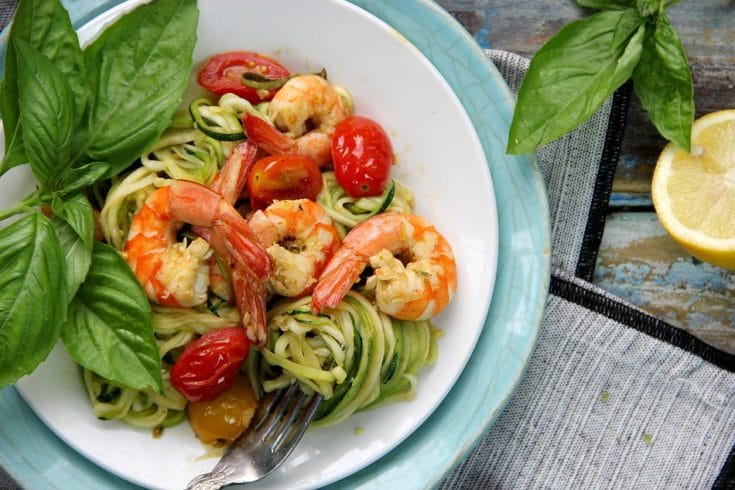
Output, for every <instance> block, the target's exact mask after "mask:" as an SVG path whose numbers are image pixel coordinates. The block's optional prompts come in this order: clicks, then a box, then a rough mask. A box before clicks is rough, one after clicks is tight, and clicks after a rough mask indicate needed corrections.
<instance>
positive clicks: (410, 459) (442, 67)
mask: <svg viewBox="0 0 735 490" xmlns="http://www.w3.org/2000/svg"><path fill="white" fill-rule="evenodd" d="M350 1H351V2H352V3H353V4H355V5H357V6H358V7H361V8H363V9H365V10H366V11H368V12H370V13H372V14H373V15H375V16H376V17H378V18H380V19H382V20H383V21H385V22H387V23H388V24H390V25H391V26H392V27H393V28H395V29H396V30H397V31H398V32H400V33H401V34H402V35H403V36H404V37H406V38H407V39H408V40H409V41H411V42H412V43H413V44H414V45H415V46H416V47H417V48H418V49H419V50H420V51H421V52H422V53H423V54H424V55H425V56H426V57H427V58H428V59H429V60H430V61H431V62H432V63H433V64H434V66H435V67H436V68H437V69H438V70H439V72H440V73H441V74H442V75H443V76H444V78H445V79H446V80H447V82H449V84H450V85H451V86H452V88H453V89H454V91H455V92H456V94H457V96H458V97H459V99H460V101H461V102H462V104H463V105H464V107H465V110H466V111H467V113H468V115H469V117H470V119H471V120H472V122H473V124H474V126H475V129H476V131H477V133H478V135H479V137H480V140H481V142H482V145H483V149H484V150H485V154H486V158H487V160H488V165H489V166H490V170H491V174H492V178H493V185H494V189H495V194H496V199H497V206H498V219H499V233H500V247H499V257H498V270H497V276H496V280H495V286H494V294H493V298H492V302H491V305H490V309H489V311H488V315H487V318H486V321H485V325H484V328H483V332H482V334H481V336H480V338H479V340H478V343H477V346H476V347H475V350H474V352H473V354H472V357H471V358H470V360H469V362H468V364H467V366H466V367H465V369H464V371H463V373H462V375H461V376H460V378H459V380H458V381H457V383H456V384H455V386H454V387H453V388H452V390H451V391H450V393H449V394H448V395H447V397H446V398H445V400H444V401H443V402H442V404H441V405H440V406H439V407H438V408H437V410H436V411H435V412H434V413H433V414H432V415H431V417H429V419H428V420H427V421H426V422H425V423H424V424H423V425H422V426H421V427H420V428H419V430H417V431H416V432H415V433H414V434H413V435H411V436H410V437H409V438H408V439H406V440H405V441H404V442H403V443H401V444H400V445H399V446H398V447H397V448H396V449H394V450H393V451H391V452H390V453H388V454H387V455H386V456H384V457H383V458H381V459H380V460H378V461H377V462H375V463H373V464H371V465H370V466H368V467H367V468H365V469H363V470H361V471H359V472H357V473H355V474H353V475H351V476H350V477H348V478H346V479H343V480H340V481H339V482H336V483H334V484H332V485H331V486H330V487H329V488H335V489H336V488H351V489H352V488H379V487H386V486H387V487H389V488H396V487H401V486H405V485H408V486H409V487H411V488H428V487H434V486H437V485H439V484H440V483H441V482H442V481H443V480H444V479H445V478H446V477H447V476H448V474H449V473H450V472H451V471H452V470H453V469H454V468H455V467H456V466H457V465H458V464H459V463H460V462H461V461H462V459H464V457H465V456H466V455H467V453H468V452H469V451H470V450H471V449H472V448H473V447H474V446H475V445H476V444H477V442H479V439H480V438H481V437H482V435H483V434H484V433H485V432H486V431H487V430H488V429H489V428H490V426H491V425H492V424H493V422H494V421H495V420H496V419H497V418H498V416H499V415H500V413H501V412H502V410H503V408H504V407H505V405H506V404H507V402H508V400H509V399H510V398H511V396H512V395H513V393H514V391H515V389H516V387H517V386H518V384H519V383H520V381H521V379H522V377H523V374H524V373H525V369H526V366H527V364H528V361H529V359H530V356H531V354H532V353H533V350H534V348H535V345H536V341H537V338H538V332H539V329H540V325H541V319H542V317H543V312H544V306H545V303H546V297H547V294H548V286H549V277H550V272H549V271H550V269H549V268H550V228H549V214H548V205H547V199H546V190H545V187H544V183H543V179H542V176H541V173H540V170H539V167H538V164H537V161H536V158H535V156H533V155H523V156H511V155H506V154H505V153H504V149H505V146H506V141H507V133H508V128H509V127H510V121H511V119H512V114H513V106H514V98H513V95H512V94H511V92H510V90H509V89H508V87H507V85H506V83H505V81H504V80H503V79H502V77H501V76H500V74H499V72H498V71H497V69H496V68H495V66H494V65H493V64H492V63H491V62H490V61H488V59H487V58H486V56H485V53H484V52H483V51H482V49H481V48H480V46H479V45H478V44H477V43H476V41H475V40H474V39H473V38H472V37H471V36H470V35H469V34H468V33H467V32H466V31H465V29H464V28H463V27H462V26H461V25H460V24H459V23H458V22H457V21H456V20H455V19H454V18H453V17H452V16H451V15H449V14H448V13H447V12H446V11H444V10H443V9H441V7H439V6H438V5H436V4H435V3H434V2H432V1H430V0H403V1H402V2H384V1H382V0H350ZM121 2H122V0H108V1H106V2H99V1H95V0H62V3H64V4H65V6H66V7H67V9H68V10H69V12H70V15H71V18H72V22H73V24H74V25H75V26H76V27H80V26H82V25H84V24H85V23H86V22H88V21H89V20H91V19H93V18H94V17H96V16H97V15H99V14H100V13H102V12H104V11H105V10H107V9H109V8H112V7H114V6H115V5H117V4H119V3H121ZM6 35H7V29H6V31H5V32H4V33H3V34H2V35H0V43H2V47H3V54H1V55H0V66H2V63H4V45H5V37H6ZM0 420H3V421H4V422H3V424H2V425H0V439H1V440H2V441H3V442H4V443H3V444H2V445H0V465H1V466H2V467H3V468H4V469H5V470H6V471H7V472H8V473H9V474H10V476H11V477H12V478H14V479H15V480H16V481H17V482H18V483H19V484H20V485H21V486H23V487H24V488H28V489H33V488H39V489H40V488H43V489H49V488H64V489H68V488H80V489H87V488H88V489H96V488H105V487H109V488H136V487H135V486H134V485H132V484H130V483H128V482H126V481H125V480H122V479H120V478H119V477H117V476H115V475H112V474H110V473H108V472H106V471H105V470H103V469H101V468H99V467H98V466H96V465H95V464H94V463H92V462H90V461H88V460H87V459H86V458H84V457H82V456H80V455H79V454H78V453H76V452H75V451H74V450H72V449H71V448H69V447H68V446H67V445H66V444H65V443H63V442H62V441H61V440H60V439H59V438H58V437H57V436H56V435H55V434H53V433H52V432H51V431H50V430H49V429H48V428H47V427H46V426H45V425H44V424H43V422H41V421H40V419H38V417H36V415H35V414H34V413H33V412H32V411H31V410H30V408H29V407H28V406H27V405H26V403H25V402H24V401H23V400H22V398H21V397H20V395H19V394H18V392H17V391H16V390H15V388H13V387H6V388H3V389H0ZM10 421H12V422H13V423H9V422H10Z"/></svg>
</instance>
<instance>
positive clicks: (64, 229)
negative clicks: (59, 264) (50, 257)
mask: <svg viewBox="0 0 735 490" xmlns="http://www.w3.org/2000/svg"><path fill="white" fill-rule="evenodd" d="M51 224H52V225H53V227H54V230H55V231H56V236H57V237H58V238H59V244H60V245H61V250H62V252H63V254H64V262H65V264H66V287H67V290H68V292H69V296H71V297H73V296H74V295H75V294H76V293H77V290H78V289H79V286H80V285H81V284H82V283H83V282H84V278H85V277H87V272H88V271H89V266H90V264H91V263H92V251H91V250H90V249H88V248H87V246H86V245H85V244H84V242H83V241H82V238H81V237H80V236H79V233H77V231H76V230H74V228H72V226H71V225H70V224H69V223H67V222H66V221H64V220H63V219H61V218H59V217H58V216H54V217H53V218H52V219H51Z"/></svg>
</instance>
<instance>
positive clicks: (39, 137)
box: [0, 0, 198, 390]
mask: <svg viewBox="0 0 735 490" xmlns="http://www.w3.org/2000/svg"><path fill="white" fill-rule="evenodd" d="M197 19H198V10H197V7H196V0H155V1H153V2H151V3H149V4H146V5H141V6H139V7H137V8H136V9H134V10H133V11H131V12H129V13H127V14H126V15H124V16H122V17H121V18H120V19H118V20H117V21H116V22H115V23H114V24H112V25H110V26H109V27H108V28H107V29H106V30H105V31H104V32H103V33H102V34H101V35H100V36H99V37H98V38H97V39H96V40H94V41H93V42H92V43H91V44H89V45H88V46H87V47H86V48H85V49H84V50H82V49H81V47H80V45H79V40H78V37H77V34H76V32H74V29H73V28H72V24H71V20H70V18H69V14H68V12H67V11H66V10H65V9H64V7H63V6H62V5H61V2H60V1H59V0H21V1H20V3H19V5H18V9H17V11H16V14H15V18H14V20H13V24H12V27H11V29H10V34H9V37H8V43H7V53H6V54H7V56H6V64H5V77H4V79H3V81H2V85H0V116H2V119H3V124H4V128H5V139H6V150H5V155H4V158H3V160H2V162H0V176H2V175H3V174H5V173H6V172H7V171H8V170H10V169H11V168H13V167H16V166H19V165H24V164H29V165H30V168H31V171H32V172H33V175H34V176H35V177H36V179H37V180H38V183H39V184H38V188H37V189H36V191H35V192H33V193H32V194H30V195H29V196H27V197H25V198H24V199H22V200H21V201H20V202H19V203H18V204H16V205H15V206H13V207H12V208H9V209H6V210H0V221H3V220H5V219H7V218H9V217H11V216H15V217H16V218H17V219H16V221H14V222H13V223H11V224H10V225H7V226H5V227H3V228H0V271H2V273H1V274H0V386H4V385H7V384H11V383H14V382H15V381H17V380H18V379H19V378H20V377H21V376H23V375H25V374H28V373H30V372H32V371H33V370H34V369H35V368H36V366H37V365H38V364H39V363H40V362H41V361H43V360H44V359H45V358H46V357H47V355H48V353H49V352H50V351H51V349H52V348H53V346H54V345H55V344H56V343H57V342H58V340H59V339H61V340H62V341H63V343H64V346H65V348H66V350H67V351H68V352H69V354H70V355H71V356H72V357H73V358H74V360H75V361H77V362H78V363H79V364H81V365H83V366H84V367H86V368H88V369H91V370H93V371H95V372H96V373H98V374H100V375H102V376H104V377H106V378H108V379H110V380H112V381H116V382H119V383H121V384H124V385H126V386H130V387H131V388H136V389H142V388H146V387H154V388H156V389H158V390H160V389H161V387H162V381H161V362H160V359H159V355H158V349H157V347H156V343H155V339H154V336H153V329H152V327H151V321H150V305H149V303H148V300H147V298H146V296H145V293H144V292H143V290H142V288H141V287H140V284H139V283H138V281H137V279H136V278H135V276H134V275H133V273H132V271H131V270H130V268H129V267H128V265H127V264H126V263H125V261H124V260H123V259H122V257H121V256H120V255H119V254H118V253H117V252H116V251H115V250H114V249H112V248H111V247H109V246H107V245H104V244H101V243H96V242H95V241H94V240H93V231H94V222H93V218H92V206H91V204H90V202H89V201H88V199H87V197H86V195H85V193H83V192H82V191H83V190H85V188H86V187H88V186H91V185H94V184H99V183H100V182H101V181H103V180H104V179H106V178H107V177H109V176H111V175H114V174H117V173H119V172H121V171H122V170H124V169H125V168H127V167H128V166H129V165H130V164H131V163H133V162H134V161H135V160H136V159H137V158H138V157H139V156H140V154H141V153H142V152H143V151H144V150H145V148H146V147H148V146H150V145H151V144H153V143H154V142H155V141H156V140H157V139H158V138H159V137H160V135H161V133H162V132H163V131H164V129H166V127H167V126H168V125H169V123H170V122H171V118H172V116H173V114H174V111H175V110H176V108H177V107H178V106H179V104H180V102H181V99H182V97H183V93H184V89H185V88H186V84H187V80H188V75H189V72H190V70H191V66H192V53H193V49H194V43H195V40H196V24H197ZM39 206H46V207H49V206H50V208H51V209H52V210H53V218H48V217H47V216H45V215H44V214H42V213H41V212H40V211H39V209H38V208H39Z"/></svg>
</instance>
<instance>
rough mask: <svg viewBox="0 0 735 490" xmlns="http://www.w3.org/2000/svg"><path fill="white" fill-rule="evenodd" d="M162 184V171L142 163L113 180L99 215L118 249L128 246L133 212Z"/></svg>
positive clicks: (105, 231)
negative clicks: (123, 175)
mask: <svg viewBox="0 0 735 490" xmlns="http://www.w3.org/2000/svg"><path fill="white" fill-rule="evenodd" d="M160 185H161V179H160V178H159V177H158V174H157V173H156V172H154V171H152V170H150V169H148V168H146V167H139V168H137V169H135V170H133V171H132V172H130V173H129V174H127V175H126V176H125V177H123V178H122V179H119V180H116V181H114V182H113V184H112V187H111V188H110V191H109V192H108V193H107V197H106V198H105V205H104V206H103V207H102V210H101V211H100V219H99V224H100V228H101V229H102V234H103V236H104V237H105V240H106V241H107V243H109V244H110V245H112V246H113V247H115V249H117V250H122V249H123V248H124V247H125V240H126V239H127V236H128V230H129V229H130V223H131V222H132V221H133V216H134V215H135V213H136V211H138V209H140V207H141V206H142V205H143V202H144V201H145V200H146V198H147V197H148V196H149V195H151V193H153V191H155V190H156V188H157V187H159V186H160Z"/></svg>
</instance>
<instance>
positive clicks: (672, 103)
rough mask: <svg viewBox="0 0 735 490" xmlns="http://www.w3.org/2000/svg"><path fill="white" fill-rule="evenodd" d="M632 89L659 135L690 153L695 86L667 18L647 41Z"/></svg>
mask: <svg viewBox="0 0 735 490" xmlns="http://www.w3.org/2000/svg"><path fill="white" fill-rule="evenodd" d="M633 87H634V89H635V92H636V94H637V95H638V98H639V99H640V101H641V105H642V106H643V108H644V109H645V110H646V112H648V115H649V116H650V117H651V121H652V122H653V124H654V125H655V126H656V129H658V131H659V133H661V135H663V136H664V137H665V138H666V139H668V140H670V141H673V142H674V143H676V144H677V145H679V146H680V147H681V148H684V149H685V150H687V151H690V150H691V133H692V124H693V122H694V86H693V83H692V75H691V72H690V70H689V62H688V60H687V57H686V53H685V52H684V48H683V47H682V45H681V41H680V39H679V36H678V35H677V33H676V31H675V30H674V29H673V28H672V27H671V24H670V23H669V20H668V18H667V17H666V14H663V13H662V14H661V15H660V16H659V17H658V19H657V22H656V26H655V29H654V30H653V32H649V33H648V35H647V36H646V38H645V40H644V47H643V54H642V55H641V62H640V63H639V64H638V66H637V67H636V70H635V72H634V73H633Z"/></svg>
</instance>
